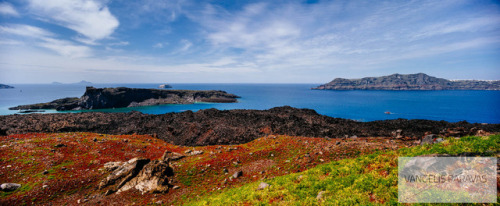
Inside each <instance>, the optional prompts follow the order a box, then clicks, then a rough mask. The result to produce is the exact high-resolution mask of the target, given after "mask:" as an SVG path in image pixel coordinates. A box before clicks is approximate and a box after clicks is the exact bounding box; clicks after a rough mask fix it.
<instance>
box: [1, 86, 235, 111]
mask: <svg viewBox="0 0 500 206" xmlns="http://www.w3.org/2000/svg"><path fill="white" fill-rule="evenodd" d="M236 98H239V96H236V95H234V94H229V93H227V92H225V91H215V90H209V91H197V90H162V89H136V88H126V87H117V88H94V87H87V88H86V90H85V94H83V96H82V97H80V98H77V97H68V98H63V99H57V100H54V101H52V102H48V103H39V104H30V105H19V106H16V107H11V108H9V109H10V110H33V109H55V110H58V111H66V110H91V109H109V108H120V107H138V106H150V105H160V104H193V103H195V102H215V103H232V102H237V100H236Z"/></svg>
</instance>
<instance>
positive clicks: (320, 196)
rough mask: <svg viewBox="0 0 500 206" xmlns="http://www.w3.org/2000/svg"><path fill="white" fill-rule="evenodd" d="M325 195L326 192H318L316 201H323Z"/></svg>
mask: <svg viewBox="0 0 500 206" xmlns="http://www.w3.org/2000/svg"><path fill="white" fill-rule="evenodd" d="M324 194H325V191H319V192H318V195H316V199H317V200H321V199H323V195H324Z"/></svg>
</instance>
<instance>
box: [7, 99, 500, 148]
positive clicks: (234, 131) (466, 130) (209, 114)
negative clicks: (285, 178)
mask: <svg viewBox="0 0 500 206" xmlns="http://www.w3.org/2000/svg"><path fill="white" fill-rule="evenodd" d="M36 132H96V133H103V134H134V133H136V134H151V135H153V136H156V137H158V138H160V139H163V140H165V141H167V142H169V143H173V144H176V145H187V146H196V145H216V144H242V143H246V142H250V141H252V140H254V139H256V138H259V137H262V136H266V135H270V134H283V135H291V136H306V137H330V138H344V137H346V136H347V137H351V136H357V137H394V138H396V137H399V138H401V139H408V138H413V139H415V140H419V139H421V138H422V137H423V136H425V135H426V134H438V135H440V136H456V137H459V136H466V135H476V134H479V133H481V134H488V133H492V132H500V124H484V125H483V124H477V123H475V124H471V123H468V122H465V121H463V122H456V123H450V122H445V121H431V120H406V119H396V120H383V121H373V122H356V121H353V120H347V119H340V118H332V117H328V116H324V115H320V114H318V113H316V112H315V111H314V110H310V109H296V108H292V107H276V108H272V109H269V110H217V109H206V110H200V111H197V112H192V111H186V112H181V113H167V114H159V115H150V114H142V113H140V112H129V113H99V112H83V113H60V114H26V115H3V116H0V135H10V134H23V133H36ZM394 134H396V135H397V136H394Z"/></svg>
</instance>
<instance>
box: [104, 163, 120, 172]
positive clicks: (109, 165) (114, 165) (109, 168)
mask: <svg viewBox="0 0 500 206" xmlns="http://www.w3.org/2000/svg"><path fill="white" fill-rule="evenodd" d="M122 165H123V162H107V163H106V164H104V169H105V170H107V171H113V170H115V169H117V168H118V167H120V166H122Z"/></svg>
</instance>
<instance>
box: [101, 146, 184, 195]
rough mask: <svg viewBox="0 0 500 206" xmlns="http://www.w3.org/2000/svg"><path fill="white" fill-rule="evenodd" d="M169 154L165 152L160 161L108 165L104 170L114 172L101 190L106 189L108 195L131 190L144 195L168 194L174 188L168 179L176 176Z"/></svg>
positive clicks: (137, 159)
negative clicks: (170, 163)
mask: <svg viewBox="0 0 500 206" xmlns="http://www.w3.org/2000/svg"><path fill="white" fill-rule="evenodd" d="M168 154H169V152H168V151H167V152H165V154H164V155H163V157H162V159H160V160H153V161H151V160H149V159H145V158H133V159H131V160H129V161H127V162H108V163H106V164H105V165H104V168H105V169H106V170H108V171H112V172H111V174H109V175H108V176H107V177H106V178H104V179H103V180H102V181H101V182H100V183H99V189H100V190H104V189H106V190H107V191H106V195H109V194H112V193H115V192H116V193H120V192H124V191H127V190H131V189H136V190H139V191H140V192H141V193H142V194H144V193H165V192H168V190H169V188H171V187H173V185H170V184H169V180H168V178H169V177H172V176H174V170H173V169H172V167H170V165H169V161H170V159H169V158H168V156H169V155H168Z"/></svg>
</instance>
